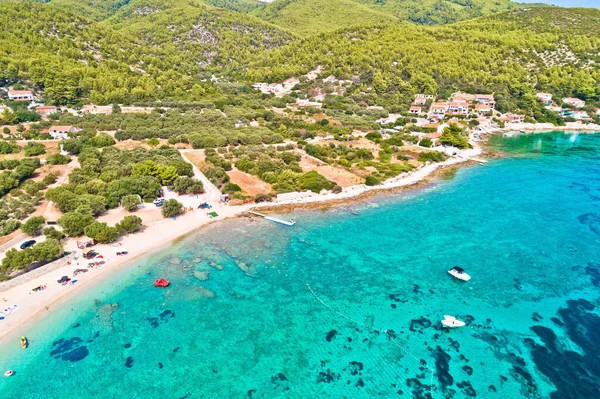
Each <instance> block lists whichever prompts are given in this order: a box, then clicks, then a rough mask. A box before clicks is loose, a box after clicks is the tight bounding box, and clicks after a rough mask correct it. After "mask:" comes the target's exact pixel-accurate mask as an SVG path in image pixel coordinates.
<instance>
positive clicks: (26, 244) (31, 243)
mask: <svg viewBox="0 0 600 399" xmlns="http://www.w3.org/2000/svg"><path fill="white" fill-rule="evenodd" d="M34 244H35V240H29V241H25V242H24V243H23V244H21V246H20V247H19V248H21V249H25V248H28V247H30V246H32V245H34Z"/></svg>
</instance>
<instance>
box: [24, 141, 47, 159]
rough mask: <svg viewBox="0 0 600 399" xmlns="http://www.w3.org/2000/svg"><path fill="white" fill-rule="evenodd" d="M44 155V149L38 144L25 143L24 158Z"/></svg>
mask: <svg viewBox="0 0 600 399" xmlns="http://www.w3.org/2000/svg"><path fill="white" fill-rule="evenodd" d="M45 153H46V147H45V146H44V145H43V144H39V143H27V145H26V146H25V156H27V157H34V156H36V155H41V154H45Z"/></svg>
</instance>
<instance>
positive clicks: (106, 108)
mask: <svg viewBox="0 0 600 399" xmlns="http://www.w3.org/2000/svg"><path fill="white" fill-rule="evenodd" d="M112 112H113V107H112V105H94V104H86V105H84V106H83V113H84V114H89V115H110V114H112ZM121 112H123V110H122V109H121Z"/></svg>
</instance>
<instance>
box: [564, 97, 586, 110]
mask: <svg viewBox="0 0 600 399" xmlns="http://www.w3.org/2000/svg"><path fill="white" fill-rule="evenodd" d="M562 102H563V103H565V104H569V105H571V106H572V107H575V108H583V107H585V101H583V100H580V99H579V98H575V97H567V98H563V100H562Z"/></svg>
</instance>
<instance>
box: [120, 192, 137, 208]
mask: <svg viewBox="0 0 600 399" xmlns="http://www.w3.org/2000/svg"><path fill="white" fill-rule="evenodd" d="M139 202H140V196H139V195H137V194H131V195H126V196H124V197H123V198H121V206H122V207H123V208H125V209H126V210H128V211H129V212H133V211H135V210H137V206H138V203H139Z"/></svg>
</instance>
